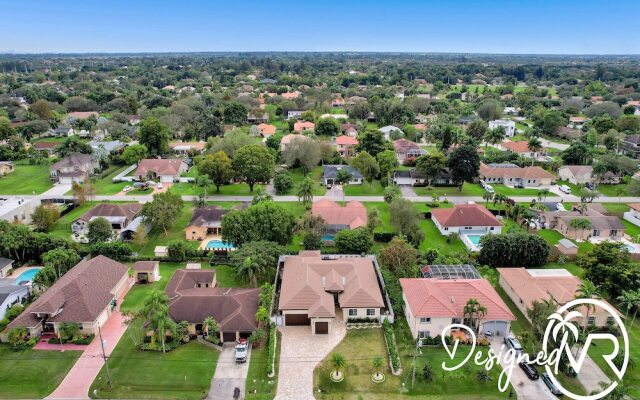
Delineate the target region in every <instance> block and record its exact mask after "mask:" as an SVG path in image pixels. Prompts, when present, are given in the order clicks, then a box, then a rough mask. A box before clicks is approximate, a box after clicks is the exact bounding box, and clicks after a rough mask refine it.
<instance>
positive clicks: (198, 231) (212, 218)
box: [185, 206, 229, 240]
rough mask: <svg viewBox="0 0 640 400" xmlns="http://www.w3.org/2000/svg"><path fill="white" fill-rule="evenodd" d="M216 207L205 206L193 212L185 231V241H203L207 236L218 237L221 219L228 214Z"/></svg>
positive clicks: (226, 211)
mask: <svg viewBox="0 0 640 400" xmlns="http://www.w3.org/2000/svg"><path fill="white" fill-rule="evenodd" d="M228 212H229V210H225V209H223V208H220V207H218V206H206V207H201V208H196V209H195V210H193V216H192V217H191V221H189V224H188V225H187V227H186V229H185V235H186V238H187V240H204V239H205V238H206V237H207V236H208V235H219V234H220V229H222V217H224V216H225V214H226V213H228Z"/></svg>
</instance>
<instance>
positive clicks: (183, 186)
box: [169, 183, 264, 196]
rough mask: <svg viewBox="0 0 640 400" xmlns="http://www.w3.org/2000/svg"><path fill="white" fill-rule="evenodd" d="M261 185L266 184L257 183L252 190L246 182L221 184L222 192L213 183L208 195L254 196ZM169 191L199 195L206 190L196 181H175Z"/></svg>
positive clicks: (182, 194) (262, 186) (185, 194)
mask: <svg viewBox="0 0 640 400" xmlns="http://www.w3.org/2000/svg"><path fill="white" fill-rule="evenodd" d="M259 187H261V188H263V189H264V185H258V184H256V185H255V186H254V187H253V192H250V191H249V185H247V184H246V183H234V184H231V185H224V186H220V192H216V187H215V186H214V185H211V186H209V187H208V188H207V196H253V195H254V194H255V191H256V190H258V188H259ZM169 191H170V192H172V193H177V194H179V195H181V196H197V195H199V194H200V193H202V192H204V188H203V187H201V186H198V185H196V184H195V183H174V184H173V185H171V188H169Z"/></svg>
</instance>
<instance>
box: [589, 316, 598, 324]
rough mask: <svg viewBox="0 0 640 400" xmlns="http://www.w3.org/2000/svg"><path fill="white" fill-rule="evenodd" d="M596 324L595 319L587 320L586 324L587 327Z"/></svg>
mask: <svg viewBox="0 0 640 400" xmlns="http://www.w3.org/2000/svg"><path fill="white" fill-rule="evenodd" d="M595 323H596V317H589V318H588V319H587V324H588V325H594V324H595Z"/></svg>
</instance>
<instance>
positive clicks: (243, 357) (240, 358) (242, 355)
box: [236, 339, 249, 363]
mask: <svg viewBox="0 0 640 400" xmlns="http://www.w3.org/2000/svg"><path fill="white" fill-rule="evenodd" d="M248 350H249V346H248V345H247V339H240V342H238V344H237V345H236V363H243V362H247V351H248Z"/></svg>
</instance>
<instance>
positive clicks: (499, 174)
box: [479, 163, 556, 187]
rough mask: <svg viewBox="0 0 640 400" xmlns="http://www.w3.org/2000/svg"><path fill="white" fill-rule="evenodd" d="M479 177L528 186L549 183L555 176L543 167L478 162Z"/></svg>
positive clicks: (508, 184)
mask: <svg viewBox="0 0 640 400" xmlns="http://www.w3.org/2000/svg"><path fill="white" fill-rule="evenodd" d="M479 177H480V179H482V180H483V181H484V182H486V183H501V184H503V185H506V186H515V185H519V184H522V185H524V186H528V187H538V186H543V185H551V183H552V182H553V181H554V180H555V179H556V176H555V175H553V174H552V173H550V172H547V171H545V170H544V169H542V168H540V167H538V166H533V167H524V168H522V167H519V166H517V165H515V164H488V165H487V164H484V163H481V164H480V172H479Z"/></svg>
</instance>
